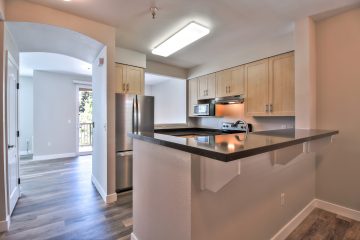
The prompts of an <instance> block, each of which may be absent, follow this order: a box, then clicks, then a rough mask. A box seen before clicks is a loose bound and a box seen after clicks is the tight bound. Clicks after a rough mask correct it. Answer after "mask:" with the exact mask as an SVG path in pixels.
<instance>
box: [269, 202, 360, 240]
mask: <svg viewBox="0 0 360 240" xmlns="http://www.w3.org/2000/svg"><path fill="white" fill-rule="evenodd" d="M315 208H320V209H323V210H325V211H328V212H331V213H334V214H337V215H340V216H343V217H347V218H350V219H353V220H355V221H360V211H357V210H354V209H350V208H347V207H343V206H340V205H337V204H333V203H329V202H326V201H323V200H320V199H314V200H312V201H311V202H310V203H309V204H308V205H307V206H306V207H305V208H304V209H303V210H301V212H299V213H298V214H297V215H296V216H295V217H294V218H293V219H291V220H290V222H288V223H287V224H286V225H285V226H284V227H283V228H282V229H280V231H279V232H277V233H276V234H275V235H274V236H273V237H272V238H271V240H284V239H286V237H287V236H289V234H290V233H292V231H294V230H295V229H296V228H297V227H298V226H299V225H300V223H301V222H302V221H304V219H305V218H306V217H307V216H308V215H309V214H310V213H311V212H312V210H314V209H315Z"/></svg>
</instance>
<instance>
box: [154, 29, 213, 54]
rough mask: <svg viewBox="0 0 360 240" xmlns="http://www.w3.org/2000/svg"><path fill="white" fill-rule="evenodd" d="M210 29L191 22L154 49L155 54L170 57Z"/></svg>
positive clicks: (207, 32)
mask: <svg viewBox="0 0 360 240" xmlns="http://www.w3.org/2000/svg"><path fill="white" fill-rule="evenodd" d="M209 32H210V30H209V29H208V28H206V27H204V26H201V25H199V24H197V23H195V22H191V23H189V24H188V25H186V26H185V27H184V28H183V29H181V30H180V31H178V32H177V33H175V34H174V35H172V36H171V37H170V38H169V39H167V40H166V41H165V42H163V43H161V44H160V45H159V46H157V47H156V48H154V49H153V50H152V53H153V54H155V55H160V56H163V57H168V56H170V55H171V54H173V53H175V52H177V51H179V50H180V49H182V48H184V47H186V46H187V45H189V44H191V43H193V42H195V41H196V40H199V39H200V38H202V37H204V36H206V35H207V34H209Z"/></svg>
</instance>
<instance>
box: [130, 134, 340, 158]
mask: <svg viewBox="0 0 360 240" xmlns="http://www.w3.org/2000/svg"><path fill="white" fill-rule="evenodd" d="M159 132H160V131H158V132H157V133H146V132H142V133H129V135H130V136H131V137H133V138H135V139H139V140H143V141H146V142H151V143H154V144H159V145H163V146H166V147H170V148H174V149H178V150H181V151H184V152H189V153H193V154H197V155H200V156H204V157H208V158H213V159H217V160H220V161H224V162H229V161H232V160H236V159H240V158H245V157H249V156H253V155H257V154H261V153H265V152H270V151H273V150H276V149H280V148H284V147H288V146H291V145H296V144H300V143H303V142H307V141H310V140H315V139H319V138H323V137H328V136H332V135H335V134H338V133H339V131H335V130H318V129H313V130H304V129H281V130H272V131H263V132H252V133H249V134H247V135H246V134H245V133H235V134H224V133H222V132H221V131H220V132H218V133H216V130H215V129H214V131H209V132H208V133H207V134H206V131H195V130H191V129H186V130H185V129H179V130H173V131H171V130H167V131H164V132H161V133H159ZM174 135H176V136H174Z"/></svg>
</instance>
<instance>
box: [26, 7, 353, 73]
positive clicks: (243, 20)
mask: <svg viewBox="0 0 360 240" xmlns="http://www.w3.org/2000/svg"><path fill="white" fill-rule="evenodd" d="M29 1H31V2H35V3H40V4H43V5H46V6H50V7H53V8H57V9H60V10H63V11H66V12H70V13H73V14H76V15H79V16H83V17H86V18H90V19H94V20H97V21H100V22H103V23H106V24H109V25H112V26H115V27H116V28H117V38H116V44H117V46H119V47H124V48H128V49H132V50H136V51H140V52H143V53H145V54H147V56H148V58H149V59H152V60H156V61H159V62H163V63H167V64H172V65H175V66H180V67H184V68H191V67H195V66H198V65H201V64H204V63H206V62H207V61H208V60H209V59H214V58H216V57H217V56H226V55H227V54H231V53H232V52H234V51H237V52H242V51H245V50H246V49H247V48H248V46H250V45H251V44H252V42H253V41H259V42H260V41H262V40H263V41H269V39H273V40H274V39H276V36H283V35H284V34H288V33H289V32H292V31H293V29H292V28H293V22H294V21H295V20H297V19H299V18H302V17H305V16H311V15H315V14H318V13H321V12H324V11H328V10H331V9H336V8H340V7H344V6H347V5H352V4H356V3H359V0H236V1H235V0H156V1H154V0H131V1H129V0H101V1H99V0H72V1H71V2H64V1H63V0H53V1H49V0H29ZM155 3H156V4H155ZM154 4H155V5H156V6H157V7H158V8H159V10H160V11H159V12H158V16H157V18H156V19H155V20H152V18H151V15H150V13H149V11H148V10H149V7H150V6H151V5H154ZM190 21H196V22H198V23H200V24H202V25H204V26H207V27H209V28H210V29H211V33H210V34H209V35H208V36H206V37H205V38H203V39H201V40H199V41H198V42H196V43H194V44H192V45H191V46H189V47H187V48H185V49H183V50H180V51H179V52H177V53H175V54H174V55H172V56H170V57H168V58H162V57H158V56H154V55H152V54H151V50H152V49H153V48H154V47H155V46H156V45H158V44H159V43H161V42H162V41H164V40H165V39H167V38H168V37H169V36H170V35H172V34H173V33H174V32H176V31H177V30H178V29H180V28H181V27H183V26H184V25H186V24H187V23H189V22H190Z"/></svg>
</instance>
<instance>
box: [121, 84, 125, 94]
mask: <svg viewBox="0 0 360 240" xmlns="http://www.w3.org/2000/svg"><path fill="white" fill-rule="evenodd" d="M122 89H123V92H125V83H123V84H122Z"/></svg>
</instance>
